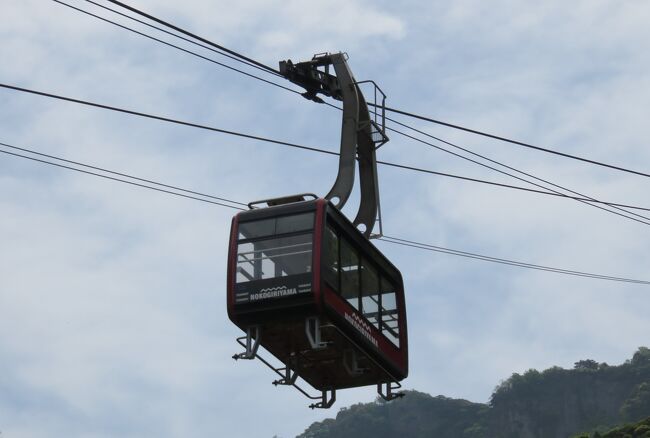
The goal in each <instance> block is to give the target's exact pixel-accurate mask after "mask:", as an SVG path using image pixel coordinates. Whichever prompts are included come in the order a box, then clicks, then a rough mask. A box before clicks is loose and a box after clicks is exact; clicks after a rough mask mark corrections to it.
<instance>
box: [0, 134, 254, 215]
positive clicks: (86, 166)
mask: <svg viewBox="0 0 650 438" xmlns="http://www.w3.org/2000/svg"><path fill="white" fill-rule="evenodd" d="M0 145H1V146H4V147H7V148H11V149H15V150H19V151H23V152H29V153H30V154H34V155H39V156H41V157H45V158H51V159H54V160H58V161H62V162H64V163H69V164H74V165H75V166H81V167H85V168H88V169H94V170H99V171H101V172H106V173H111V174H113V175H117V176H123V177H126V178H130V179H134V180H137V181H141V182H145V183H148V184H154V185H157V186H160V187H166V188H168V189H174V190H178V191H181V192H186V193H190V194H192V195H198V196H203V197H206V198H212V199H215V200H217V201H225V202H232V203H233V204H238V205H240V206H242V207H246V206H247V204H246V203H243V202H237V201H231V200H230V199H225V198H219V197H217V196H212V195H208V194H205V193H201V192H196V191H193V190H187V189H183V188H180V187H176V186H172V185H169V184H163V183H159V182H156V181H152V180H150V179H144V178H139V177H137V176H133V175H129V174H126V173H120V172H114V171H112V170H108V169H104V168H102V167H97V166H91V165H89V164H84V163H80V162H77V161H72V160H67V159H65V158H61V157H57V156H54V155H49V154H44V153H42V152H38V151H35V150H31V149H26V148H21V147H18V146H12V145H10V144H7V143H3V142H0Z"/></svg>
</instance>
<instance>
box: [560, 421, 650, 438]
mask: <svg viewBox="0 0 650 438" xmlns="http://www.w3.org/2000/svg"><path fill="white" fill-rule="evenodd" d="M573 438H650V417H648V418H646V419H644V420H642V421H639V422H638V423H633V424H626V425H625V426H621V427H617V428H615V429H613V430H610V431H608V432H603V433H600V432H598V431H596V432H593V433H581V434H579V435H576V436H574V437H573Z"/></svg>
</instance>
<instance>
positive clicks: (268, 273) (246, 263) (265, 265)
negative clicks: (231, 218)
mask: <svg viewBox="0 0 650 438" xmlns="http://www.w3.org/2000/svg"><path fill="white" fill-rule="evenodd" d="M314 217H315V214H314V213H313V212H310V213H303V214H298V215H293V216H283V217H279V218H270V219H261V220H258V221H250V222H242V223H240V224H239V239H240V243H239V245H238V247H237V278H236V281H237V283H244V282H247V281H253V280H264V279H268V278H275V277H285V276H287V275H295V274H304V273H307V272H310V271H311V264H312V240H313V233H312V230H313V226H314ZM300 231H304V232H303V233H301V234H294V233H299V232H300ZM290 233H291V235H287V234H290ZM274 236H277V237H274Z"/></svg>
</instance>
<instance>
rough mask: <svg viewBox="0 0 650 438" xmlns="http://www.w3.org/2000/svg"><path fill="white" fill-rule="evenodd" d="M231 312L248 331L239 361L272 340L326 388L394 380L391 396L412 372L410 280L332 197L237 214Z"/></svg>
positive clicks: (276, 351) (276, 350)
mask: <svg viewBox="0 0 650 438" xmlns="http://www.w3.org/2000/svg"><path fill="white" fill-rule="evenodd" d="M228 315H229V317H230V319H231V320H232V322H234V323H235V324H236V325H237V326H239V327H240V328H241V329H242V330H244V331H247V332H248V339H247V343H248V344H249V345H248V346H247V347H246V348H247V351H248V353H242V354H240V355H239V357H241V358H247V359H250V358H253V357H255V355H256V347H257V345H256V346H255V349H254V350H255V351H251V345H250V344H251V343H252V342H254V343H255V344H259V345H262V346H263V347H264V348H265V349H266V350H268V351H269V352H270V353H272V354H273V356H275V357H276V358H277V359H278V360H280V361H281V362H282V363H283V364H285V369H286V370H287V371H289V370H291V371H292V372H294V374H295V375H297V376H299V377H301V378H302V379H304V380H305V381H306V382H308V383H309V384H310V385H311V386H313V387H314V388H316V389H318V390H320V391H334V390H336V389H341V388H352V387H358V386H365V385H373V384H388V385H389V392H390V384H391V383H392V382H399V381H401V380H402V379H404V378H405V377H406V376H407V374H408V344H407V333H406V312H405V308H404V289H403V283H402V276H401V274H400V272H399V270H398V269H397V268H396V267H395V266H393V264H392V263H391V262H390V261H388V259H387V258H386V257H384V255H383V254H382V253H381V252H380V251H379V250H378V249H377V248H376V247H375V246H374V245H373V244H372V243H371V242H370V241H369V240H368V239H366V238H365V237H364V236H363V234H361V233H360V232H359V231H358V230H357V229H356V228H355V227H354V226H353V225H352V223H351V222H350V221H349V220H348V219H347V218H346V217H345V216H344V215H343V214H341V213H340V212H339V211H338V210H337V209H336V208H335V207H334V206H333V205H332V204H331V203H330V202H328V201H327V200H325V199H315V200H309V201H301V202H294V203H289V204H284V205H278V206H271V207H267V208H256V209H251V210H249V211H244V212H241V213H239V214H238V215H236V216H235V217H234V218H233V220H232V230H231V234H230V250H229V256H228ZM251 328H254V329H255V330H254V331H253V332H252V333H253V334H252V335H251ZM240 343H242V342H240ZM242 345H244V343H242ZM251 353H252V354H251ZM247 354H248V357H247ZM236 356H237V355H236ZM250 356H253V357H250ZM236 358H237V357H236ZM267 364H268V363H267ZM276 372H277V369H276ZM294 382H295V376H294V377H293V380H292V381H289V382H287V381H277V382H276V383H283V384H294ZM318 407H322V406H318Z"/></svg>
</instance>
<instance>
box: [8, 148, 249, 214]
mask: <svg viewBox="0 0 650 438" xmlns="http://www.w3.org/2000/svg"><path fill="white" fill-rule="evenodd" d="M0 144H2V145H3V146H6V144H5V143H0ZM0 153H3V154H6V155H13V156H14V157H19V158H24V159H27V160H31V161H36V162H39V163H43V164H48V165H51V166H56V167H59V168H62V169H67V170H73V171H75V172H79V173H85V174H87V175H92V176H96V177H99V178H104V179H108V180H111V181H117V182H121V183H124V184H129V185H132V186H137V187H141V188H144V189H149V190H155V191H157V192H161V193H166V194H168V195H174V196H180V197H182V198H187V199H193V200H195V201H201V202H206V203H208V204H214V205H219V206H221V207H228V208H232V209H235V210H246V209H245V208H242V207H238V206H236V205H228V204H224V203H223V202H217V201H212V200H210V199H204V198H199V197H197V196H191V195H186V194H183V193H178V192H173V191H171V190H166V189H161V188H159V187H153V186H149V185H146V184H141V183H137V182H133V181H128V180H126V179H123V178H117V177H113V176H108V175H102V174H101V173H97V172H91V171H89V170H83V169H78V168H75V167H72V166H66V165H64V164H59V163H54V162H52V161H48V160H43V159H40V158H34V157H29V156H27V155H23V154H18V153H15V152H9V151H5V150H2V149H0ZM62 161H65V160H62ZM80 165H81V166H85V165H83V164H80ZM86 167H92V166H86ZM106 172H109V173H112V174H118V172H111V171H106ZM134 179H137V180H140V181H141V180H142V179H140V178H134ZM160 185H161V186H167V185H165V184H160ZM167 187H169V186H167ZM181 190H182V191H184V192H189V193H192V191H191V190H184V189H181ZM211 198H216V197H213V196H211ZM217 199H218V198H217ZM229 202H233V203H235V201H229ZM236 203H237V204H239V202H236Z"/></svg>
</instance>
